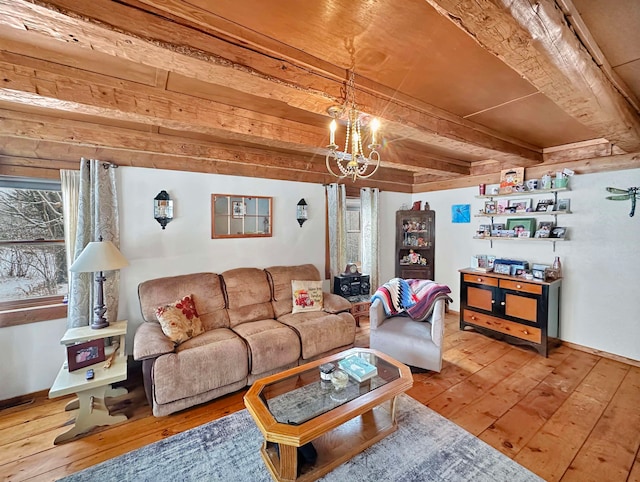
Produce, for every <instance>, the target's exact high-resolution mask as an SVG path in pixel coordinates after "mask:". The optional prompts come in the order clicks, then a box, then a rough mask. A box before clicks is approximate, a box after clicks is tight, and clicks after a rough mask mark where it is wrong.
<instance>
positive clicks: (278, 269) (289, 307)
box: [265, 264, 322, 318]
mask: <svg viewBox="0 0 640 482" xmlns="http://www.w3.org/2000/svg"><path fill="white" fill-rule="evenodd" d="M265 271H266V273H267V276H268V279H269V284H270V285H271V291H272V297H273V302H272V303H273V310H274V314H275V317H276V318H279V317H280V316H282V315H285V314H287V313H291V312H292V311H293V304H292V301H291V300H292V298H293V294H292V292H291V281H293V280H312V281H322V278H321V277H320V272H319V271H318V268H316V267H315V266H314V265H312V264H303V265H299V266H271V267H270V268H266V269H265Z"/></svg>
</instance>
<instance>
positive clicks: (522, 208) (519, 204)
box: [507, 198, 531, 213]
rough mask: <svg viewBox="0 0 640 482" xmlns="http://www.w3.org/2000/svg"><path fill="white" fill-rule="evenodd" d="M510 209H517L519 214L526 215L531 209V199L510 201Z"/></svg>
mask: <svg viewBox="0 0 640 482" xmlns="http://www.w3.org/2000/svg"><path fill="white" fill-rule="evenodd" d="M507 207H509V208H516V212H517V213H524V212H526V211H527V209H531V199H520V198H518V199H509V205H508V206H507Z"/></svg>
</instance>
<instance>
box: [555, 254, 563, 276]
mask: <svg viewBox="0 0 640 482" xmlns="http://www.w3.org/2000/svg"><path fill="white" fill-rule="evenodd" d="M553 269H554V270H556V273H557V274H556V276H557V277H558V278H562V263H561V262H560V256H556V259H554V260H553Z"/></svg>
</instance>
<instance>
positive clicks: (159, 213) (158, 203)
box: [153, 191, 173, 229]
mask: <svg viewBox="0 0 640 482" xmlns="http://www.w3.org/2000/svg"><path fill="white" fill-rule="evenodd" d="M153 217H154V218H156V221H158V222H159V223H160V226H162V229H164V228H165V227H166V226H167V224H169V223H170V222H171V220H172V219H173V201H172V200H171V198H170V197H169V194H167V191H160V193H158V195H157V196H156V197H154V198H153Z"/></svg>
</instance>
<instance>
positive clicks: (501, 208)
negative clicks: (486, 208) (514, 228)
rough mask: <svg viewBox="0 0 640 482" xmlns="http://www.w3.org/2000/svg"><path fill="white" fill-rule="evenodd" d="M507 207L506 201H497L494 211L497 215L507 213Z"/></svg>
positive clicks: (507, 201)
mask: <svg viewBox="0 0 640 482" xmlns="http://www.w3.org/2000/svg"><path fill="white" fill-rule="evenodd" d="M508 206H509V200H508V199H498V200H497V201H496V211H497V213H498V214H504V213H506V212H507V207H508Z"/></svg>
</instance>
